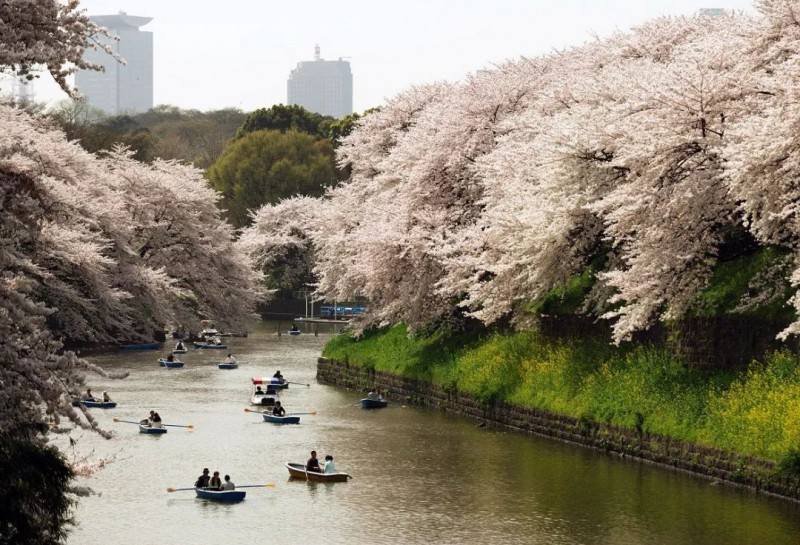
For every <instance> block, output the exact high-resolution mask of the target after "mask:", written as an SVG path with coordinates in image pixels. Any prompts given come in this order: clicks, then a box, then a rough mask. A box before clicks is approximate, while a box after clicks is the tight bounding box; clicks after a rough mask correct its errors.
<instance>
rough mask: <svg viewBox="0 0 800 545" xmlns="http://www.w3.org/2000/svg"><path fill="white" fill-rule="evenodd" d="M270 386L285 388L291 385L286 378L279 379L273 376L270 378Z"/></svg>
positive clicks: (278, 388)
mask: <svg viewBox="0 0 800 545" xmlns="http://www.w3.org/2000/svg"><path fill="white" fill-rule="evenodd" d="M269 387H270V388H275V389H276V390H285V389H286V388H288V387H289V383H288V382H286V381H285V380H278V379H276V378H274V377H273V378H272V379H270V382H269Z"/></svg>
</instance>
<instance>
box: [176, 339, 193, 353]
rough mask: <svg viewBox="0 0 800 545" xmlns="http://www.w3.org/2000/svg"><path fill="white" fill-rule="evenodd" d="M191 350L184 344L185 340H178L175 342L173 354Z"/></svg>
mask: <svg viewBox="0 0 800 545" xmlns="http://www.w3.org/2000/svg"><path fill="white" fill-rule="evenodd" d="M188 351H189V350H187V348H186V345H185V344H183V341H182V340H181V341H178V342H177V343H176V344H175V348H173V349H172V353H173V354H186V353H187V352H188Z"/></svg>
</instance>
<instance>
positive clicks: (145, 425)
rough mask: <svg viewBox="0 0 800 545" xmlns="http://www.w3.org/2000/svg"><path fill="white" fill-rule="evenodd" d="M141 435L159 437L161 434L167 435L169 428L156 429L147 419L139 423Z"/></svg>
mask: <svg viewBox="0 0 800 545" xmlns="http://www.w3.org/2000/svg"><path fill="white" fill-rule="evenodd" d="M139 433H149V434H152V435H158V434H161V433H167V428H156V427H153V426H151V425H150V422H149V421H148V420H147V419H144V420H142V421H140V422H139Z"/></svg>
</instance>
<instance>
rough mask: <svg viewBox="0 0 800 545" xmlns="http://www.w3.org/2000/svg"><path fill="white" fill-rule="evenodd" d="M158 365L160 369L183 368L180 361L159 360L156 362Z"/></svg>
mask: <svg viewBox="0 0 800 545" xmlns="http://www.w3.org/2000/svg"><path fill="white" fill-rule="evenodd" d="M158 364H159V365H160V366H161V367H170V368H176V369H177V368H180V367H183V362H182V361H178V360H175V361H169V360H164V359H160V360H158Z"/></svg>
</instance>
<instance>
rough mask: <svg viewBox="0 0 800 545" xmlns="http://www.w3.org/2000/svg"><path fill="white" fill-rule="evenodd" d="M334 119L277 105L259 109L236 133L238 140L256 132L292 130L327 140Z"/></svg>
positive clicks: (299, 107)
mask: <svg viewBox="0 0 800 545" xmlns="http://www.w3.org/2000/svg"><path fill="white" fill-rule="evenodd" d="M333 121H334V118H332V117H330V116H327V115H322V114H317V113H314V112H309V111H308V110H306V109H305V108H303V107H302V106H297V105H294V104H290V105H288V106H285V105H283V104H276V105H274V106H272V107H270V108H259V109H258V110H255V111H254V112H252V113H251V114H250V115H248V116H247V119H245V120H244V123H242V126H241V127H239V130H238V131H236V138H242V137H243V136H245V135H247V134H249V133H251V132H255V131H269V130H272V131H280V132H286V131H290V130H295V131H300V132H304V133H306V134H311V135H313V136H318V137H320V138H327V136H328V127H329V125H330V124H331V123H332V122H333Z"/></svg>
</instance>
